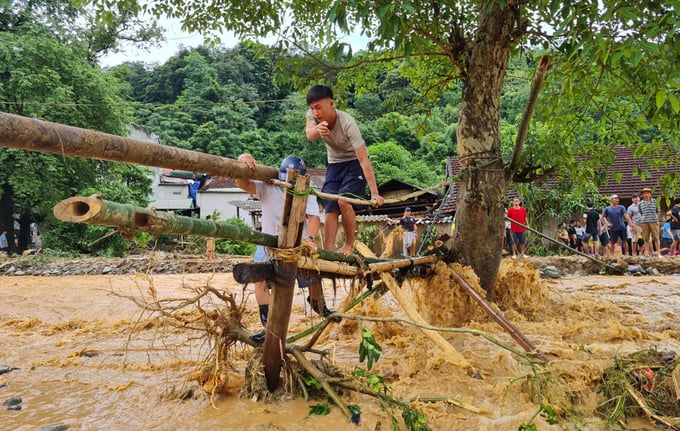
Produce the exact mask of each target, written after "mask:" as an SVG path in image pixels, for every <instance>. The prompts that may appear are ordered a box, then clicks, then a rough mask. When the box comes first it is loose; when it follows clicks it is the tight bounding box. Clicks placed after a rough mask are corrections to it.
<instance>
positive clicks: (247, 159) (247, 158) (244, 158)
mask: <svg viewBox="0 0 680 431" xmlns="http://www.w3.org/2000/svg"><path fill="white" fill-rule="evenodd" d="M238 161H239V162H243V163H245V164H246V165H247V166H248V167H249V168H250V169H255V165H256V163H257V162H255V158H254V157H253V156H252V154H248V153H246V154H241V155H240V156H238Z"/></svg>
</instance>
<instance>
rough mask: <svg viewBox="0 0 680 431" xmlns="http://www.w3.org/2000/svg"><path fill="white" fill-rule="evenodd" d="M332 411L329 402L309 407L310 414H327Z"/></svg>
mask: <svg viewBox="0 0 680 431" xmlns="http://www.w3.org/2000/svg"><path fill="white" fill-rule="evenodd" d="M330 412H331V409H330V407H329V406H328V404H315V405H313V406H310V407H309V415H310V416H311V415H316V416H327V415H328V414H329V413H330Z"/></svg>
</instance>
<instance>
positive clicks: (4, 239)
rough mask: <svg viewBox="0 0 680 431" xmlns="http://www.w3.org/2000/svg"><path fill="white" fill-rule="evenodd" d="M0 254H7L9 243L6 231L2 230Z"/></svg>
mask: <svg viewBox="0 0 680 431" xmlns="http://www.w3.org/2000/svg"><path fill="white" fill-rule="evenodd" d="M0 252H2V253H5V254H9V241H8V240H7V231H6V230H3V231H2V234H0Z"/></svg>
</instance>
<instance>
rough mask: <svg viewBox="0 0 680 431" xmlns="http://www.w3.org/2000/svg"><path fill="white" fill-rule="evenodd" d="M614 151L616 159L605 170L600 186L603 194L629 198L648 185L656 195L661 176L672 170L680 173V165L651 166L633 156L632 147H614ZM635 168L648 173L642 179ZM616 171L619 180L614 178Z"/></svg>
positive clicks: (659, 186)
mask: <svg viewBox="0 0 680 431" xmlns="http://www.w3.org/2000/svg"><path fill="white" fill-rule="evenodd" d="M614 151H615V153H616V160H615V161H614V164H613V165H612V167H611V168H610V169H608V170H607V175H606V177H605V179H604V181H603V182H602V185H601V186H600V193H601V194H603V195H605V196H606V195H613V194H617V195H619V196H621V198H622V199H623V198H627V199H629V198H630V197H631V196H632V195H633V194H638V193H640V190H642V188H643V187H649V188H650V189H652V195H653V196H657V195H658V194H659V191H660V190H661V184H660V180H661V177H662V176H663V175H665V174H669V173H672V172H675V173H680V165H679V166H673V167H666V168H662V169H658V170H657V169H656V168H653V167H651V166H650V165H649V163H648V160H647V159H646V158H639V157H633V148H630V147H615V148H614ZM648 157H649V156H648ZM637 168H640V169H643V170H646V171H647V173H648V174H649V175H648V176H645V179H644V180H642V179H641V178H640V177H639V176H637V175H636V174H635V170H636V169H637ZM616 173H619V174H620V175H621V181H620V182H619V181H617V180H616V178H614V175H615V174H616Z"/></svg>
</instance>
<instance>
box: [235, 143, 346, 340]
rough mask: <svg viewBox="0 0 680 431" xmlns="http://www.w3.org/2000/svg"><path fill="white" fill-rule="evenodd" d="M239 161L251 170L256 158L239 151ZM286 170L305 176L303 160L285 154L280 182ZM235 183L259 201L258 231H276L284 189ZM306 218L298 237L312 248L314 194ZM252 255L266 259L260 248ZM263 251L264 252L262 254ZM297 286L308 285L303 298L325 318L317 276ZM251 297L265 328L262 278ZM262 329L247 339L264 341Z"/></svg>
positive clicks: (265, 294)
mask: <svg viewBox="0 0 680 431" xmlns="http://www.w3.org/2000/svg"><path fill="white" fill-rule="evenodd" d="M238 160H239V161H240V162H243V163H245V164H246V165H247V166H248V167H249V168H251V169H254V168H255V165H256V163H257V162H256V161H255V159H254V158H253V156H252V155H251V154H241V155H240V156H239V157H238ZM289 169H297V170H299V171H300V174H301V175H305V173H306V171H307V167H306V166H305V162H304V161H303V160H302V159H301V158H299V157H296V156H289V157H286V158H285V159H284V160H283V162H282V163H281V168H280V169H279V179H280V180H282V181H284V180H285V179H286V175H287V174H288V170H289ZM236 185H237V186H238V187H240V188H241V189H243V190H244V191H246V192H248V193H250V194H251V195H254V196H257V198H258V199H259V200H260V203H261V204H262V219H261V225H262V233H266V234H270V235H278V234H279V226H280V225H281V215H282V213H283V205H284V201H285V196H284V193H285V192H284V191H283V189H282V188H281V187H278V186H274V185H272V184H269V183H265V182H263V181H258V180H247V179H238V180H236ZM306 214H307V220H306V222H305V225H304V227H303V231H302V238H303V241H304V242H308V243H311V244H309V245H310V246H311V247H312V248H314V247H316V245H315V243H314V239H315V238H316V236H317V234H318V233H319V226H320V224H321V219H320V217H319V205H318V204H317V202H316V196H314V195H312V194H310V195H309V197H308V198H307V209H306ZM258 251H259V253H257V254H256V261H258V259H261V260H259V261H263V260H265V259H266V258H267V254H268V253H267V250H266V249H264V248H259V249H258ZM263 252H264V253H263ZM298 284H300V287H307V286H305V285H304V284H308V285H309V295H310V296H309V297H308V298H307V301H308V302H309V303H310V305H311V307H312V309H313V310H314V311H315V312H316V313H317V314H319V315H321V316H322V317H327V316H328V315H330V314H332V313H333V311H332V310H329V309H328V308H326V304H325V302H324V298H323V287H322V285H321V280H320V279H319V278H317V277H306V278H302V277H299V278H298ZM255 300H256V301H257V304H258V307H259V313H260V321H261V322H262V325H264V327H265V328H266V327H267V316H268V314H269V300H270V293H269V288H268V285H267V282H266V281H259V282H256V283H255ZM265 334H266V332H265V331H261V332H259V333H257V334H254V335H253V336H251V337H250V338H251V340H253V341H254V342H256V343H261V342H263V341H264V337H265Z"/></svg>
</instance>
